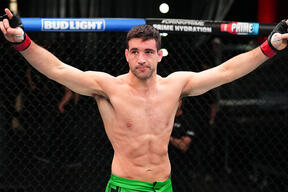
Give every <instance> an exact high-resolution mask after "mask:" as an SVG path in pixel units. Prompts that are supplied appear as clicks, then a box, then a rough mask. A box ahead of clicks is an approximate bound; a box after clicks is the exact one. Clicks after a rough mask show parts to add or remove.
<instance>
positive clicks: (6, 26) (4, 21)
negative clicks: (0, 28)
mask: <svg viewBox="0 0 288 192" xmlns="http://www.w3.org/2000/svg"><path fill="white" fill-rule="evenodd" d="M3 25H4V27H5V29H8V28H10V24H9V21H8V19H4V20H3Z"/></svg>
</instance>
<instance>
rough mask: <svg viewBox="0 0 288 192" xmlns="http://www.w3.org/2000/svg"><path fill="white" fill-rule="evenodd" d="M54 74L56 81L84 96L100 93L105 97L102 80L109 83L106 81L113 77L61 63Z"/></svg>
mask: <svg viewBox="0 0 288 192" xmlns="http://www.w3.org/2000/svg"><path fill="white" fill-rule="evenodd" d="M56 74H58V75H56V76H57V77H55V80H56V81H57V82H58V83H60V84H62V85H64V86H66V87H68V88H69V89H71V90H72V91H74V92H76V93H79V94H81V95H86V96H93V95H101V96H105V97H107V94H106V90H105V88H104V82H107V84H109V83H108V82H109V81H112V79H113V78H114V77H112V76H110V75H108V74H106V73H103V72H95V71H81V70H79V69H77V68H74V67H72V66H70V65H66V64H63V66H62V68H61V69H59V71H58V73H56Z"/></svg>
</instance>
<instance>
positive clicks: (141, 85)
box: [128, 74, 157, 92]
mask: <svg viewBox="0 0 288 192" xmlns="http://www.w3.org/2000/svg"><path fill="white" fill-rule="evenodd" d="M128 82H129V85H130V86H131V87H133V88H134V89H135V90H137V91H140V92H150V91H151V90H154V89H155V88H156V85H157V75H156V74H153V75H152V76H151V77H150V78H148V79H145V80H142V79H139V78H137V77H136V76H135V75H133V74H132V75H131V74H129V75H128Z"/></svg>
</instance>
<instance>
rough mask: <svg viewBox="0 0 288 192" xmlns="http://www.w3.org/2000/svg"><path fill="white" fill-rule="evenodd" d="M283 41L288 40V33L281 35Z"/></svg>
mask: <svg viewBox="0 0 288 192" xmlns="http://www.w3.org/2000/svg"><path fill="white" fill-rule="evenodd" d="M286 22H287V21H286ZM281 39H288V33H284V34H281Z"/></svg>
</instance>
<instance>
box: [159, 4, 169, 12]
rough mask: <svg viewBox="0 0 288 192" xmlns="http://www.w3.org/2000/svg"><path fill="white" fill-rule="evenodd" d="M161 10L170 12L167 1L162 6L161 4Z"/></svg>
mask: <svg viewBox="0 0 288 192" xmlns="http://www.w3.org/2000/svg"><path fill="white" fill-rule="evenodd" d="M159 10H160V12H161V13H163V14H165V13H168V12H169V5H168V4H167V3H162V4H161V5H160V6H159Z"/></svg>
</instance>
